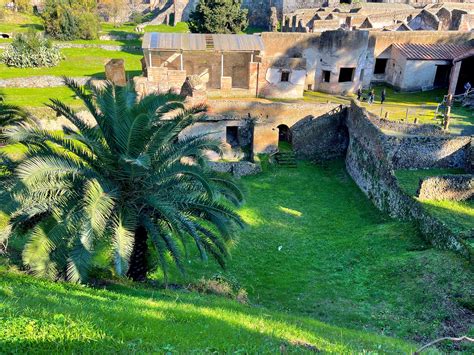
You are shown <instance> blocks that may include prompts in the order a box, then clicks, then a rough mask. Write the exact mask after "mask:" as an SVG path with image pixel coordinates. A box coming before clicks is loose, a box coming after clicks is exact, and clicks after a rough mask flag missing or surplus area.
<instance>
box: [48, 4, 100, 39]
mask: <svg viewBox="0 0 474 355" xmlns="http://www.w3.org/2000/svg"><path fill="white" fill-rule="evenodd" d="M41 17H42V19H43V22H44V29H45V32H46V33H47V34H48V35H49V36H50V37H52V38H55V39H59V40H63V41H68V40H76V39H97V37H98V33H99V29H100V25H99V17H98V14H97V4H96V2H95V1H91V0H76V1H73V0H46V2H45V7H44V10H43V12H42V13H41Z"/></svg>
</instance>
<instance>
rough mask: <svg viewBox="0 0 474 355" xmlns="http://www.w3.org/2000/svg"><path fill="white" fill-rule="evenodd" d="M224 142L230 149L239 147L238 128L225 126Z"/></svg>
mask: <svg viewBox="0 0 474 355" xmlns="http://www.w3.org/2000/svg"><path fill="white" fill-rule="evenodd" d="M225 140H226V142H227V143H228V144H230V146H231V147H232V148H236V147H238V146H239V127H238V126H227V127H226V130H225Z"/></svg>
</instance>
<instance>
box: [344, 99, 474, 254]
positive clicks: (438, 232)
mask: <svg viewBox="0 0 474 355" xmlns="http://www.w3.org/2000/svg"><path fill="white" fill-rule="evenodd" d="M347 126H348V129H349V146H348V149H347V155H346V168H347V171H348V173H349V174H350V175H351V177H352V178H353V180H354V181H355V183H356V184H357V185H358V186H359V187H360V189H361V190H362V191H363V192H364V193H365V194H366V195H367V196H368V198H369V199H370V200H371V201H373V203H374V204H375V205H376V206H377V207H378V208H379V209H380V210H382V211H386V212H388V213H389V214H390V215H391V216H392V217H396V218H401V219H404V220H415V221H416V222H417V223H418V224H419V227H420V230H421V232H422V233H423V235H424V236H425V238H427V240H429V241H430V242H431V243H432V244H433V245H434V246H436V247H439V248H444V249H450V250H454V251H456V252H459V253H460V254H462V255H463V256H464V257H466V258H468V259H469V260H471V261H474V252H473V250H472V247H471V246H469V244H468V243H466V242H465V241H464V240H463V239H462V238H460V236H458V235H457V234H455V233H453V232H452V231H451V230H450V229H449V228H447V227H446V226H445V225H444V223H442V222H441V221H440V220H438V219H437V218H435V217H433V216H432V215H430V214H429V213H427V212H426V210H425V209H424V208H423V207H422V205H421V204H420V203H419V202H417V201H416V200H415V199H414V198H413V197H411V196H408V195H407V194H406V193H404V192H403V191H402V190H401V188H400V187H399V185H398V182H397V179H396V178H395V175H394V173H393V164H392V161H391V160H392V159H391V158H390V157H389V156H388V155H387V150H386V141H385V136H384V134H383V133H382V132H381V131H380V129H379V128H378V127H377V126H376V125H375V124H374V123H373V122H372V121H371V120H370V119H369V117H368V115H367V112H366V110H365V109H362V108H361V107H359V106H358V105H357V104H356V103H355V102H353V103H352V104H351V107H350V108H349V109H348V115H347Z"/></svg>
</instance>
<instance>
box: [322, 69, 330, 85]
mask: <svg viewBox="0 0 474 355" xmlns="http://www.w3.org/2000/svg"><path fill="white" fill-rule="evenodd" d="M330 81H331V71H330V70H323V82H324V83H329V82H330Z"/></svg>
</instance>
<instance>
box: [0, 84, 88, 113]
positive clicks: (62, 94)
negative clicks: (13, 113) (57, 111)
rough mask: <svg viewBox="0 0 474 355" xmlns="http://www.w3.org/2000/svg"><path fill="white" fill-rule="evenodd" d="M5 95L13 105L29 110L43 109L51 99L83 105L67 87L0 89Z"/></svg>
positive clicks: (68, 103) (72, 104)
mask: <svg viewBox="0 0 474 355" xmlns="http://www.w3.org/2000/svg"><path fill="white" fill-rule="evenodd" d="M0 92H1V93H3V94H4V95H5V99H6V100H7V102H8V103H10V104H12V105H18V106H22V107H27V108H36V107H43V106H44V104H45V103H47V102H49V99H59V100H61V101H62V102H64V103H66V104H67V105H71V106H78V105H81V101H80V100H76V99H75V98H74V95H73V93H72V91H71V90H69V89H68V88H67V87H64V86H61V87H52V88H5V89H0Z"/></svg>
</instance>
